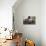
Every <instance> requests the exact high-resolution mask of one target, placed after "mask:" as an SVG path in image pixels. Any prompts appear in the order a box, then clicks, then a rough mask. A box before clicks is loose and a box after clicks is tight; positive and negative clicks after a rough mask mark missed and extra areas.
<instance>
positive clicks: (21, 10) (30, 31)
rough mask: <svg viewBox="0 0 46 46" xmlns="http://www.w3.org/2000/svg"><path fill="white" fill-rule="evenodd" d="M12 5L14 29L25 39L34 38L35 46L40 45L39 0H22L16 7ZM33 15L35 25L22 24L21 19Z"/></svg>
mask: <svg viewBox="0 0 46 46" xmlns="http://www.w3.org/2000/svg"><path fill="white" fill-rule="evenodd" d="M15 6H16V5H14V8H13V12H14V19H15V22H14V24H15V30H18V32H22V33H23V37H24V38H25V39H26V38H28V39H31V40H34V41H35V43H36V46H41V23H40V22H41V0H23V1H22V2H21V3H20V4H19V5H18V6H17V7H15ZM27 16H35V17H36V24H35V25H24V24H23V19H24V18H25V17H27Z"/></svg>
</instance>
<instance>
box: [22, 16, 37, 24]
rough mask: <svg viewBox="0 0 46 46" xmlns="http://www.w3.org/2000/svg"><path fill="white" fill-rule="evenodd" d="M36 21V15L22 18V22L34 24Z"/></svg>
mask: <svg viewBox="0 0 46 46" xmlns="http://www.w3.org/2000/svg"><path fill="white" fill-rule="evenodd" d="M35 23H36V17H35V16H28V17H27V18H25V19H24V20H23V24H35Z"/></svg>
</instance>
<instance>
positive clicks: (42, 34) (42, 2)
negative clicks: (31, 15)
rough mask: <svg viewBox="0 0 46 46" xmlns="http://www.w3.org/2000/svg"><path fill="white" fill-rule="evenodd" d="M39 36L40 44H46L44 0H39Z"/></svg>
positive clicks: (45, 7) (45, 6)
mask: <svg viewBox="0 0 46 46" xmlns="http://www.w3.org/2000/svg"><path fill="white" fill-rule="evenodd" d="M41 38H42V39H41V40H42V46H46V0H42V1H41Z"/></svg>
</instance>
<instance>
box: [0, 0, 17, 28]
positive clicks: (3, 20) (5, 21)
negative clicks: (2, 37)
mask: <svg viewBox="0 0 46 46" xmlns="http://www.w3.org/2000/svg"><path fill="white" fill-rule="evenodd" d="M15 2H16V0H0V27H7V28H9V29H11V28H12V6H13V5H14V3H15Z"/></svg>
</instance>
